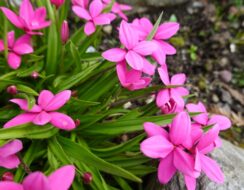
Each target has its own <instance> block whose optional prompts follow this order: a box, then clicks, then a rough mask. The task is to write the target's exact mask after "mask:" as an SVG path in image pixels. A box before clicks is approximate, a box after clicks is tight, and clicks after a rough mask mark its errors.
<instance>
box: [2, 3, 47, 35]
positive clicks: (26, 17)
mask: <svg viewBox="0 0 244 190" xmlns="http://www.w3.org/2000/svg"><path fill="white" fill-rule="evenodd" d="M0 9H1V10H2V11H3V13H4V14H5V16H6V17H7V18H8V19H9V21H10V22H11V23H12V24H13V25H15V26H16V27H17V28H20V29H22V30H24V31H25V32H26V33H27V34H30V35H42V33H41V32H36V30H41V29H43V28H46V27H48V26H49V25H50V24H51V22H50V21H45V18H46V8H45V7H40V8H38V9H36V10H34V9H33V7H32V4H31V3H30V1H29V0H23V1H22V3H21V5H20V10H19V16H17V15H16V14H15V13H14V12H13V11H11V10H10V9H8V8H5V7H0Z"/></svg>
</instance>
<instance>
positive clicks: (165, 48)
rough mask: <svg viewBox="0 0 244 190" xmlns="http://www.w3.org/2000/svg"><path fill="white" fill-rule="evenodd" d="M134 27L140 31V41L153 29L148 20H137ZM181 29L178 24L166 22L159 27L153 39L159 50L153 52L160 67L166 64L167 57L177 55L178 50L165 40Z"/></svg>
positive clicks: (133, 23)
mask: <svg viewBox="0 0 244 190" xmlns="http://www.w3.org/2000/svg"><path fill="white" fill-rule="evenodd" d="M132 25H133V26H134V28H135V29H136V30H138V32H139V35H140V40H145V39H146V38H147V37H148V35H149V34H150V33H151V31H152V29H153V24H152V23H151V21H150V20H149V19H147V18H141V19H135V20H134V21H133V22H132ZM179 28H180V25H179V23H177V22H166V23H163V24H161V25H160V26H159V27H158V30H157V31H156V33H155V35H154V37H153V42H155V44H157V46H158V48H157V50H156V51H155V52H153V57H154V58H155V59H156V61H157V62H158V63H159V64H160V65H163V64H165V61H166V55H174V54H175V53H176V49H175V48H174V47H173V46H172V45H170V44H169V43H167V42H165V40H168V39H169V38H171V37H172V36H174V35H175V34H176V33H177V31H178V30H179Z"/></svg>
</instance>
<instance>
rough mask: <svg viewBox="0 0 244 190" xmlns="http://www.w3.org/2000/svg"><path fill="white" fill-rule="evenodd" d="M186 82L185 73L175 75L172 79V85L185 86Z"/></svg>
mask: <svg viewBox="0 0 244 190" xmlns="http://www.w3.org/2000/svg"><path fill="white" fill-rule="evenodd" d="M185 81H186V75H185V74H184V73H180V74H176V75H173V76H172V78H171V85H183V84H184V83H185Z"/></svg>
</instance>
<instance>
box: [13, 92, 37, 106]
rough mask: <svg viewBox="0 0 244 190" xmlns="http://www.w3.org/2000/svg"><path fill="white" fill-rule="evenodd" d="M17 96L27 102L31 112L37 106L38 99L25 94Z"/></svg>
mask: <svg viewBox="0 0 244 190" xmlns="http://www.w3.org/2000/svg"><path fill="white" fill-rule="evenodd" d="M17 96H18V97H21V98H24V99H26V100H27V102H28V109H29V110H30V109H31V108H32V107H33V106H34V105H35V104H36V99H35V97H34V96H32V95H28V94H25V93H19V94H17Z"/></svg>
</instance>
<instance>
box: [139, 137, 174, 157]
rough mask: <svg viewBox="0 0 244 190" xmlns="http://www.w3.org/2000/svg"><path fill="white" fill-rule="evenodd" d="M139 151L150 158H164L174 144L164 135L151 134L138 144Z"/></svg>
mask: <svg viewBox="0 0 244 190" xmlns="http://www.w3.org/2000/svg"><path fill="white" fill-rule="evenodd" d="M140 149H141V152H142V153H143V154H144V155H146V156H147V157H150V158H165V157H166V156H167V155H168V154H169V153H170V152H171V151H172V150H173V149H174V146H173V145H172V144H171V143H170V142H169V141H168V140H167V138H165V137H164V136H160V135H157V136H152V137H149V138H148V139H146V140H144V141H143V142H142V143H141V145H140Z"/></svg>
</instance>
